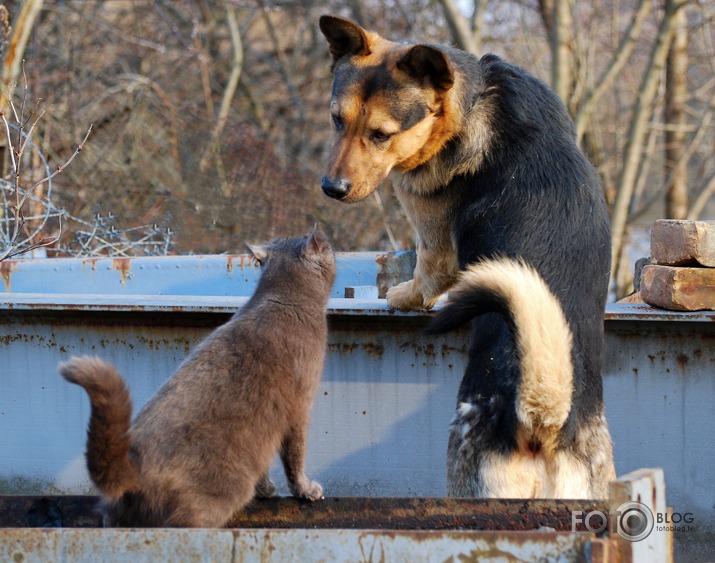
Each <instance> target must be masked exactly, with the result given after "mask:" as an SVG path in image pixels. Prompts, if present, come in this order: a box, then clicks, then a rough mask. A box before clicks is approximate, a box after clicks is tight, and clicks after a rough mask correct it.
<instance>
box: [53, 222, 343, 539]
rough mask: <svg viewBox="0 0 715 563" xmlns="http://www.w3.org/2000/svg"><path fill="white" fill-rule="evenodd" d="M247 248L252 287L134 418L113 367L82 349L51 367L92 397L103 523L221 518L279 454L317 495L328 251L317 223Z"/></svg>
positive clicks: (299, 484) (293, 476)
mask: <svg viewBox="0 0 715 563" xmlns="http://www.w3.org/2000/svg"><path fill="white" fill-rule="evenodd" d="M249 248H250V250H251V253H252V254H253V256H254V257H255V259H256V260H257V261H258V262H259V263H260V264H261V265H262V266H263V271H262V274H261V278H260V281H259V283H258V287H257V288H256V291H255V293H254V294H253V296H252V297H251V299H250V300H249V301H248V303H247V304H246V306H245V307H243V308H242V309H241V311H239V312H238V313H236V314H235V315H234V316H233V317H232V318H231V320H229V321H228V322H227V323H226V324H225V325H223V326H221V327H220V328H218V329H216V330H215V331H214V332H213V333H211V334H210V335H209V336H208V337H207V338H206V339H205V340H204V341H203V342H202V343H201V344H200V345H199V346H198V347H197V348H196V349H195V350H194V351H193V353H192V354H191V355H190V356H189V357H188V358H187V359H186V360H185V361H184V363H183V364H182V365H181V366H180V367H179V369H178V370H177V372H176V373H175V374H174V376H173V377H172V378H171V379H169V380H168V381H167V382H166V383H165V384H164V385H163V386H162V387H161V388H160V389H159V391H158V392H157V393H156V395H154V397H153V398H152V399H151V400H150V401H149V402H148V403H147V404H146V406H145V407H144V408H143V409H142V410H141V412H140V413H139V414H138V416H137V418H136V419H135V421H134V423H133V424H132V423H131V411H132V406H131V399H130V396H129V391H128V389H127V386H126V384H125V383H124V380H123V379H122V377H121V376H120V375H119V373H117V371H115V369H114V368H113V367H112V366H111V365H109V364H106V363H104V362H103V361H101V360H99V359H98V358H94V357H87V356H84V357H75V358H72V359H70V360H69V361H68V362H67V363H63V364H61V365H60V373H61V374H62V376H63V377H64V378H65V379H66V380H67V381H69V382H71V383H76V384H78V385H81V386H82V387H83V388H84V389H85V390H86V391H87V394H88V395H89V398H90V402H91V404H92V413H91V416H90V421H89V430H88V437H87V452H86V455H87V467H88V470H89V475H90V477H91V478H92V481H94V483H95V484H96V485H97V487H98V488H99V489H100V491H101V493H102V502H101V503H100V510H101V512H102V513H103V515H104V525H105V526H123V527H135V526H187V527H219V526H224V525H226V523H227V522H228V521H229V519H230V518H231V516H232V515H233V514H234V512H236V511H237V510H239V509H241V508H242V507H243V506H245V505H246V504H247V503H248V502H249V501H251V499H252V498H253V497H255V496H258V497H267V496H272V495H274V494H275V487H274V485H273V483H271V481H270V479H269V478H268V470H269V467H270V465H271V462H272V460H273V458H274V456H275V454H276V452H280V457H281V460H282V461H283V466H284V469H285V473H286V476H287V479H288V484H289V486H290V490H291V493H292V494H293V495H294V496H296V497H300V498H303V499H307V500H310V501H314V500H317V499H320V498H322V495H323V489H322V487H321V486H320V485H319V484H318V483H316V482H315V481H311V480H310V479H309V478H308V477H307V476H306V475H305V473H304V471H303V467H304V458H305V447H306V434H307V429H308V420H309V417H310V411H311V406H312V403H313V398H314V395H315V391H316V387H317V385H318V382H319V380H320V376H321V373H322V370H323V361H324V358H325V347H326V339H327V322H326V309H327V303H328V298H329V296H330V291H331V288H332V285H333V282H334V280H335V258H334V255H333V251H332V249H331V247H330V244H329V243H328V241H327V240H326V238H325V235H324V234H323V233H322V231H320V230H319V229H317V228H316V229H315V230H314V231H313V232H310V233H308V235H306V236H305V237H299V238H289V239H281V240H276V241H273V242H271V243H269V244H267V245H264V246H254V247H249Z"/></svg>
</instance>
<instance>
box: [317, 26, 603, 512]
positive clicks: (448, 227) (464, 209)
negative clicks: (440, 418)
mask: <svg viewBox="0 0 715 563" xmlns="http://www.w3.org/2000/svg"><path fill="white" fill-rule="evenodd" d="M320 26H321V30H322V31H323V33H324V35H325V36H326V38H327V40H328V43H329V45H330V53H331V55H332V58H333V71H334V74H335V81H334V86H333V97H332V101H331V113H332V115H333V120H334V123H336V124H337V125H336V133H335V135H336V138H335V144H334V148H333V151H332V154H331V155H330V159H329V164H328V167H327V172H326V176H325V177H324V178H323V190H324V191H325V193H326V194H327V195H330V196H331V197H334V198H336V199H340V200H342V201H357V200H359V199H362V198H364V197H366V196H367V195H369V193H371V191H373V190H374V189H376V188H377V187H378V185H379V183H380V182H381V181H382V179H383V178H385V177H386V176H387V175H388V174H389V175H390V178H391V179H392V181H393V184H394V186H395V191H396V194H397V196H398V198H399V199H400V201H401V203H402V204H403V207H404V208H405V211H406V213H407V215H408V216H409V218H410V220H411V222H412V224H413V225H414V226H415V229H416V231H417V237H418V246H417V268H416V269H415V275H414V279H413V280H410V281H409V282H405V283H403V284H400V285H398V286H396V287H394V288H392V289H390V290H389V291H388V294H387V299H388V302H389V304H390V305H391V306H393V307H396V308H398V309H411V308H430V307H431V306H432V305H433V304H434V302H435V301H436V299H437V297H438V296H439V294H441V293H442V292H444V291H445V290H448V289H449V288H450V287H452V286H453V285H454V283H455V282H456V281H457V280H458V279H459V278H460V276H462V279H463V280H464V284H466V285H464V286H462V285H460V291H459V296H458V299H459V300H460V301H461V302H462V303H457V304H456V305H455V306H452V305H448V306H447V307H446V308H445V309H443V311H442V312H440V313H439V314H438V315H437V318H436V319H435V321H434V323H433V325H432V326H431V328H430V330H431V332H444V331H446V330H449V329H450V328H453V327H454V326H456V325H457V324H460V323H461V322H464V321H465V320H466V319H464V318H462V317H461V316H459V315H457V316H454V315H453V313H454V312H455V307H458V306H461V305H463V302H464V301H465V300H466V301H469V300H470V299H472V300H475V299H476V300H479V299H482V300H484V301H483V305H482V306H481V307H482V309H481V310H480V311H479V313H477V316H476V317H475V318H474V320H473V330H472V341H471V349H470V353H469V362H468V366H467V369H466V372H465V374H464V377H463V379H462V382H461V385H460V389H459V395H458V409H457V417H456V418H455V421H454V423H453V425H452V429H451V437H450V448H449V455H448V467H452V468H454V467H458V468H457V470H450V469H448V487H447V488H448V494H454V495H460V496H464V495H473V496H492V495H496V494H498V495H501V494H504V493H505V490H506V493H505V494H509V488H508V487H506V489H505V488H504V487H501V488H500V487H491V486H490V485H489V483H485V482H484V481H485V479H486V480H487V481H488V480H489V477H488V476H485V475H484V474H481V475H480V473H483V468H480V467H479V465H480V464H482V462H483V461H484V460H485V459H486V457H488V456H489V455H490V453H494V454H497V455H499V456H502V458H505V459H506V458H508V457H509V456H517V457H512V458H511V459H517V458H518V455H522V454H523V455H524V456H526V458H528V460H527V461H526V462H525V463H527V464H529V463H532V457H533V458H534V459H536V458H538V457H539V455H540V453H539V451H538V444H532V445H531V446H533V451H526V452H524V451H521V450H523V444H522V445H521V446H520V445H519V444H518V441H519V432H518V430H519V428H518V427H519V420H518V418H519V417H518V412H517V411H518V401H519V396H518V395H519V389H520V385H521V383H522V382H523V377H524V374H523V373H522V371H521V370H522V368H523V366H522V365H521V359H522V358H520V354H519V349H518V347H517V345H516V343H515V335H516V334H518V330H519V329H520V327H518V326H516V327H513V326H511V325H513V323H514V321H513V319H512V314H513V311H511V310H510V307H512V306H513V304H511V303H506V302H505V301H504V300H503V299H494V300H493V301H491V303H492V304H493V305H494V306H493V307H492V306H491V305H489V303H490V300H489V299H485V295H484V291H483V288H480V287H474V288H472V289H471V290H470V287H469V283H468V280H467V279H466V274H460V272H464V271H465V270H466V269H468V268H469V267H470V265H474V264H476V263H485V264H486V263H489V262H491V261H499V260H501V259H504V258H507V259H510V258H511V259H517V260H519V261H520V263H525V264H526V265H528V266H530V267H531V268H533V270H535V271H536V272H537V273H538V276H540V277H541V278H542V279H543V281H544V282H545V283H546V285H547V287H548V290H547V293H548V292H549V291H550V293H551V294H553V296H555V298H556V302H557V304H556V309H558V308H559V307H558V306H559V305H560V308H561V309H562V310H563V315H564V316H565V320H566V324H567V325H568V327H567V332H568V331H569V330H570V332H571V336H572V339H571V344H570V345H571V358H570V360H571V363H572V366H571V368H572V371H573V378H572V380H573V389H572V393H571V397H570V411H568V410H567V411H566V412H569V414H568V418H567V420H566V422H565V423H564V425H563V426H562V427H561V428H560V429H559V432H558V436H557V442H558V448H559V451H560V452H561V453H560V454H559V455H561V454H564V455H565V456H566V457H565V458H560V459H561V461H559V462H558V463H556V465H559V464H560V466H561V467H562V468H563V467H565V466H566V465H569V464H571V463H572V462H573V463H572V465H574V466H576V465H578V466H579V470H578V471H575V470H574V471H571V470H570V469H564V471H566V472H567V473H578V472H579V471H581V472H582V473H583V472H585V473H588V472H590V476H589V477H588V478H581V477H579V478H574V482H575V483H582V486H580V488H579V486H578V485H574V486H573V487H570V488H569V487H566V488H558V487H556V488H555V489H554V488H551V489H548V487H547V488H545V489H543V490H549V491H556V492H555V493H554V494H559V491H567V494H570V493H569V492H571V491H578V492H579V494H580V495H583V496H588V497H591V498H596V497H605V496H606V493H607V489H606V488H607V482H608V479H610V478H612V477H613V476H614V472H613V461H612V453H611V442H610V436H609V433H608V429H607V425H606V422H605V417H604V407H603V391H602V379H601V369H602V363H603V313H604V307H605V302H606V295H607V289H608V280H609V265H610V233H609V219H608V213H607V209H606V203H605V198H604V194H603V189H602V186H601V182H600V179H599V176H598V174H597V172H596V171H595V169H594V168H593V166H592V165H591V164H590V163H589V161H588V160H587V159H586V157H585V156H584V155H583V153H582V152H581V150H580V149H579V147H578V146H577V143H576V136H575V128H574V125H573V122H572V120H571V118H570V117H569V115H568V112H567V110H566V108H565V107H564V105H563V103H562V102H561V100H560V99H559V98H558V97H557V96H556V95H555V94H554V93H553V92H552V91H551V90H550V89H549V88H548V87H547V86H546V85H545V84H544V83H543V82H541V81H540V80H538V79H536V78H534V77H533V76H531V75H529V74H528V73H527V72H526V71H525V70H523V69H521V68H519V67H517V66H514V65H511V64H508V63H507V62H505V61H503V60H501V59H500V58H499V57H497V56H494V55H486V56H483V57H481V58H478V57H475V56H474V55H471V54H469V53H466V52H464V51H461V50H458V49H454V48H451V47H446V46H442V45H405V44H399V43H393V42H391V41H388V40H386V39H383V38H382V37H380V36H379V35H377V34H375V33H372V32H369V31H366V30H364V29H362V28H360V27H359V26H357V25H355V24H353V23H352V22H350V21H348V20H343V19H341V18H334V17H331V16H323V17H322V18H321V21H320ZM376 83H379V84H389V85H390V88H389V89H388V88H383V89H381V90H379V91H377V92H374V91H373V90H371V89H369V88H367V87H366V85H367V84H376ZM408 104H413V105H414V107H415V111H413V112H407V111H406V110H407V109H409V108H405V107H404V106H405V105H408ZM356 108H362V109H361V110H358V109H356ZM398 110H399V111H398ZM417 110H419V111H417ZM384 114H388V115H390V116H391V120H392V121H393V122H394V123H395V124H397V125H399V126H400V127H399V128H398V129H395V127H396V126H392V127H393V128H392V129H390V131H389V133H390V136H389V137H388V139H387V140H386V141H385V140H382V139H380V140H379V144H378V145H377V146H376V147H373V148H369V147H371V146H372V145H371V144H370V143H371V142H373V143H375V141H373V137H371V136H370V135H372V133H371V132H372V131H375V130H378V131H379V127H380V122H379V118H376V117H374V116H382V115H384ZM403 114H408V115H413V114H419V116H420V117H421V120H419V121H418V123H412V122H410V123H409V124H408V125H404V124H403V121H404V120H403V119H402V118H401V116H402V115H403ZM415 131H419V134H417V133H413V132H415ZM382 137H383V138H384V135H383V136H382ZM423 139H426V140H423ZM409 143H412V145H410V144H409ZM363 146H364V147H368V149H365V154H363V149H361V148H359V147H363ZM405 147H407V148H405ZM368 150H370V151H372V152H371V153H369V154H368V153H367V152H366V151H368ZM410 150H412V151H413V152H411V153H410V152H409V151H410ZM391 155H394V156H391ZM379 166H381V167H382V168H381V169H379V170H378V169H377V167H379ZM514 272H515V274H514V275H515V276H518V275H520V274H519V272H520V270H519V268H518V267H515V268H514ZM505 283H507V284H509V281H508V278H507V281H506V282H505ZM470 296H471V297H470ZM505 303H506V304H505ZM537 305H538V304H537ZM537 308H538V307H537ZM477 309H479V307H477ZM481 313H484V314H481ZM536 315H537V316H538V313H536ZM510 323H511V325H510ZM510 326H511V328H514V330H511V328H510ZM535 345H536V346H537V347H538V343H537V344H535ZM565 361H566V362H568V360H565ZM546 375H547V376H548V374H546ZM547 404H548V402H547ZM566 408H567V409H568V408H569V404H568V402H567V403H566ZM475 413H478V415H479V416H478V417H477V418H478V421H476V419H475V418H474V415H475ZM467 419H469V420H467ZM469 440H472V445H473V446H474V448H473V449H475V450H478V452H480V453H477V454H469V455H467V454H465V453H464V451H461V453H460V450H459V448H460V444H461V445H464V444H465V443H466V442H467V441H469ZM591 442H592V443H591ZM589 443H590V445H589ZM520 448H521V450H520ZM517 454H518V455H517ZM465 456H466V457H465ZM529 456H531V457H529ZM569 456H570V457H569ZM467 457H469V459H467ZM584 457H585V458H587V459H585V460H583V463H581V461H579V460H581V458H584ZM566 458H568V459H569V460H570V461H564V460H565V459H566ZM484 463H486V462H484ZM510 463H511V462H510ZM517 465H518V463H517ZM582 470H583V471H582ZM469 471H472V472H473V473H474V475H475V476H476V477H475V478H474V479H472V480H471V482H470V483H467V484H465V483H466V482H467V481H470V479H469V478H467V479H463V478H461V477H460V479H462V481H464V482H463V483H462V484H457V483H455V482H454V481H455V479H457V477H455V476H456V475H458V474H461V475H462V477H463V476H464V475H465V474H466V473H465V472H469ZM488 471H492V472H494V469H493V468H492V469H491V470H487V472H488ZM547 471H548V470H547ZM559 471H561V470H559ZM559 471H556V473H554V475H557V474H558V473H559ZM555 478H556V480H558V477H555ZM496 479H497V480H498V479H499V476H496ZM497 490H498V491H499V492H496V493H495V491H497ZM514 496H519V495H518V494H514ZM533 496H539V488H538V486H536V487H535V489H534V495H533Z"/></svg>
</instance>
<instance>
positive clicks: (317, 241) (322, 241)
mask: <svg viewBox="0 0 715 563" xmlns="http://www.w3.org/2000/svg"><path fill="white" fill-rule="evenodd" d="M328 248H330V243H329V242H328V237H327V236H325V233H324V232H323V229H321V228H320V226H318V224H317V223H316V224H315V227H313V230H312V231H310V232H309V233H308V239H307V240H306V243H305V249H306V253H307V254H322V253H324V252H325V251H326V250H327V249H328Z"/></svg>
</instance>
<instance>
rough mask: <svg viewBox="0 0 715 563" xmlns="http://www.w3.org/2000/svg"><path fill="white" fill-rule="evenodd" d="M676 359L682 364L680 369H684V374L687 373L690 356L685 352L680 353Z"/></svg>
mask: <svg viewBox="0 0 715 563" xmlns="http://www.w3.org/2000/svg"><path fill="white" fill-rule="evenodd" d="M675 359H676V361H677V362H678V365H679V366H680V371H682V372H683V375H685V368H686V367H688V361H689V360H690V358H688V356H686V355H685V354H678V355H677V357H676V358H675Z"/></svg>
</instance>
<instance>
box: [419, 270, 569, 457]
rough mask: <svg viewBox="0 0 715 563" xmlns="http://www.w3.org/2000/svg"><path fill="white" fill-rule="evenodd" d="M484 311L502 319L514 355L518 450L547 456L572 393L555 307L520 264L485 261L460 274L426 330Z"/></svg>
mask: <svg viewBox="0 0 715 563" xmlns="http://www.w3.org/2000/svg"><path fill="white" fill-rule="evenodd" d="M490 312H496V313H500V314H501V315H502V316H503V317H504V319H506V321H507V323H508V324H509V327H510V329H511V331H512V334H513V335H514V342H515V344H516V348H517V352H518V357H519V362H520V364H519V365H520V371H521V378H520V381H519V387H518V390H517V397H516V414H517V418H518V420H519V423H520V427H521V428H520V432H519V434H520V436H519V438H520V439H519V440H518V442H519V443H520V446H522V447H529V446H532V447H533V445H535V444H538V445H539V446H540V447H541V448H543V451H545V452H547V453H551V452H553V451H554V450H555V448H556V447H557V445H558V440H559V433H560V431H561V429H562V428H563V426H564V424H565V423H566V419H567V418H568V415H569V412H570V410H571V395H572V391H573V361H572V358H571V349H572V340H573V337H572V334H571V330H570V328H569V324H568V321H567V320H566V317H565V315H564V312H563V309H562V307H561V304H560V303H559V301H558V299H557V298H556V296H555V295H554V294H553V293H552V292H551V291H550V290H549V288H548V286H547V285H546V282H544V280H543V279H542V278H541V276H540V275H539V274H538V273H537V272H536V270H534V268H532V267H531V266H529V265H527V264H526V263H524V262H522V261H517V260H512V259H508V258H498V259H494V260H485V261H483V262H480V263H477V264H473V265H471V266H470V267H468V268H467V270H466V271H464V272H463V273H462V275H461V277H460V280H459V282H458V283H457V285H456V286H455V287H454V288H453V289H451V290H450V291H449V300H448V303H447V304H446V305H445V307H443V308H442V309H441V310H439V311H438V312H437V313H436V315H435V316H434V318H433V320H432V321H431V322H430V324H429V326H428V328H427V332H428V333H430V334H440V333H443V332H446V331H448V330H451V329H453V328H456V327H458V326H459V325H461V324H463V323H465V322H467V321H469V320H471V319H472V318H473V317H476V316H478V315H482V314H484V313H490Z"/></svg>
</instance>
